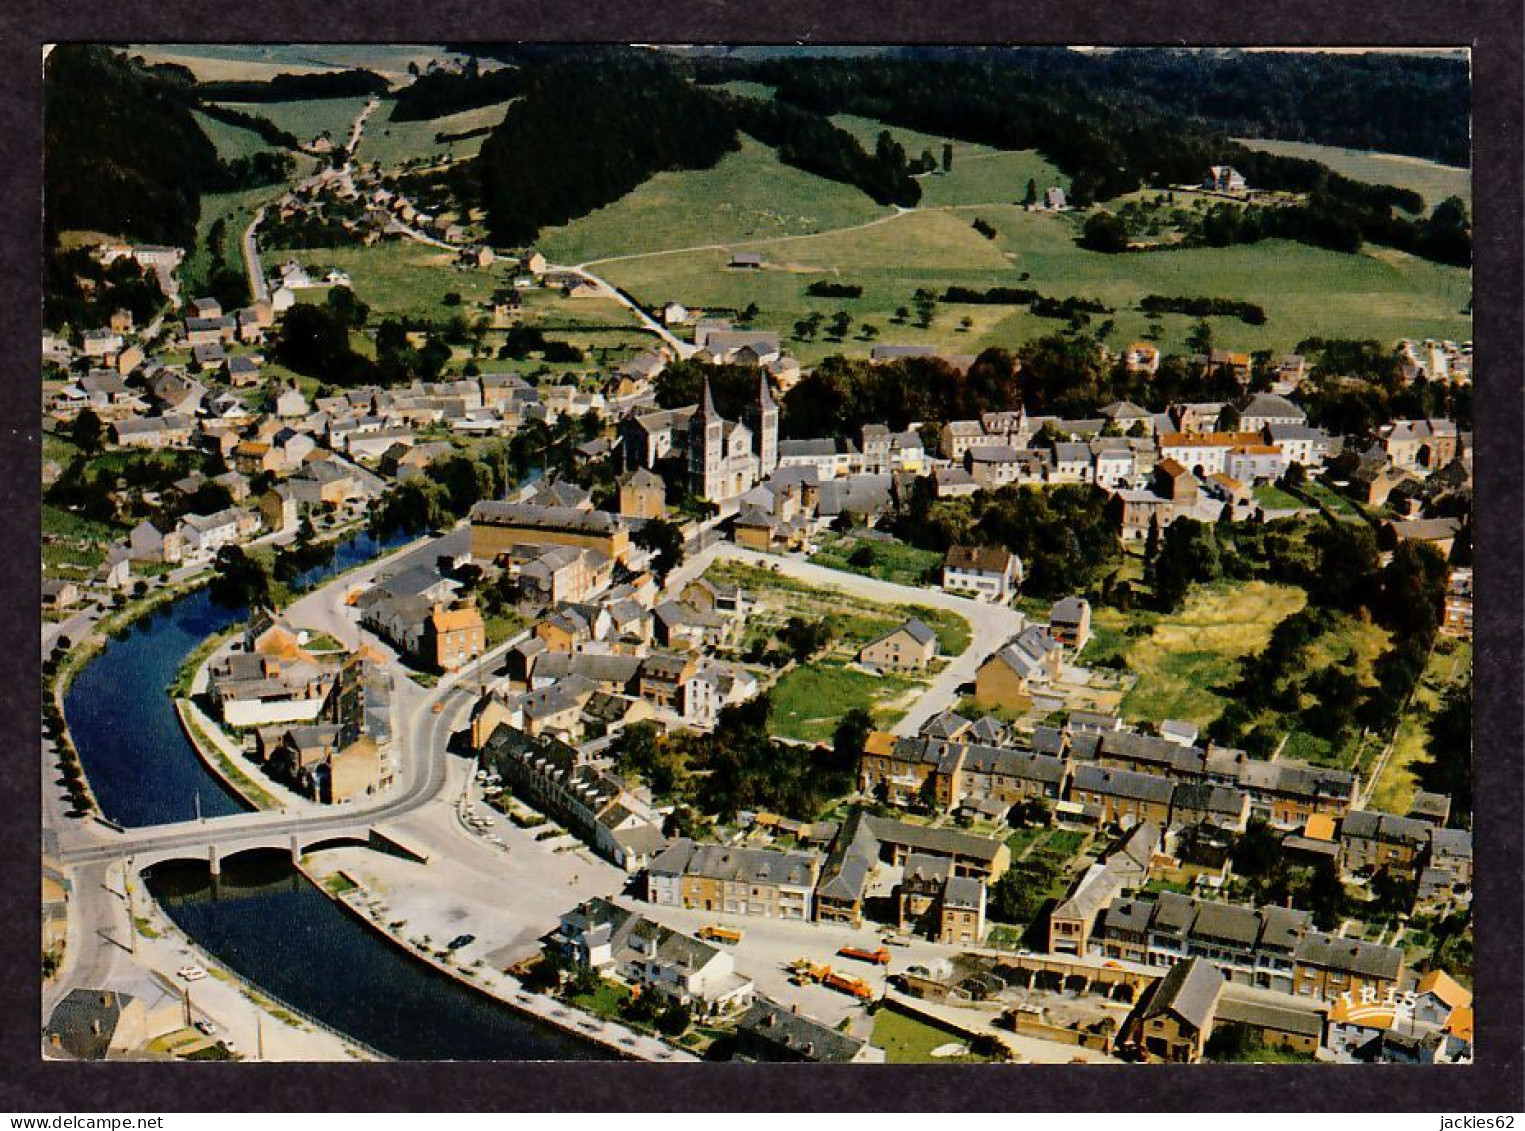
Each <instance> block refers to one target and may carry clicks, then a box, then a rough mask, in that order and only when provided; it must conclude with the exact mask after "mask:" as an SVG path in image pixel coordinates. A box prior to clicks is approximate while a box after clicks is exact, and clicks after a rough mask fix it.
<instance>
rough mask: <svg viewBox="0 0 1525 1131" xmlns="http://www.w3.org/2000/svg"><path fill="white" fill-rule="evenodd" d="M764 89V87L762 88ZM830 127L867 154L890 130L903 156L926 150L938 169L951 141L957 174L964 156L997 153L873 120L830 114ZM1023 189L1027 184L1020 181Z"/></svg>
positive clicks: (977, 145)
mask: <svg viewBox="0 0 1525 1131" xmlns="http://www.w3.org/2000/svg"><path fill="white" fill-rule="evenodd" d="M765 89H766V88H765ZM831 124H832V125H834V126H836V127H837V128H838V129H842V130H846V131H847V132H848V133H850V134H852V135H853V137H855V138H857V139H858V142H859V144H861V145H862V146H863V148H865V149H867V150H868V151H869V152H873V149H874V146H875V145H877V144H878V142H879V135H880V134H881V133H882V132H884V131H885V130H889V131H890V136H891V137H893V138H894V139H895V140H896V141H898V142H899V143H900V144H901V145H903V146H905V153H906V156H907V157H909V158H913V159H914V158H917V157H920V156H921V155H922V152H923V151H924V150H928V149H930V150H931V151H932V156H933V157H936V158H937V160H938V167H939V168H941V167H942V159H943V142H945V141H951V142H952V144H953V170H954V172H957V171H958V165H959V160H960V159H961V158H965V157H979V156H984V155H986V154H990V153H999V152H1000V150H997V149H992V148H991V147H990V146H988V145H980V144H979V143H977V142H972V141H959V140H955V139H952V138H941V137H937V136H935V135H933V134H924V133H922V132H921V131H920V130H913V129H910V128H908V127H906V126H887V125H885V124H884V123H883V122H881V121H879V120H878V119H876V118H863V117H859V116H858V115H857V114H834V115H832V118H831ZM1022 184H1023V188H1026V186H1027V182H1026V181H1025V180H1024V181H1023V182H1022Z"/></svg>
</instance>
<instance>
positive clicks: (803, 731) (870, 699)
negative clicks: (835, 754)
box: [770, 660, 922, 742]
mask: <svg viewBox="0 0 1525 1131" xmlns="http://www.w3.org/2000/svg"><path fill="white" fill-rule="evenodd" d="M921 686H922V684H921V683H920V681H918V680H913V679H907V678H906V677H905V676H899V675H887V674H886V675H870V674H869V673H868V672H865V671H861V670H859V669H857V668H851V667H847V666H846V665H844V664H841V663H838V662H835V661H830V660H819V661H816V662H814V663H810V664H805V665H802V666H800V667H796V668H791V669H790V670H789V671H788V672H786V673H784V676H783V678H782V679H780V680H779V681H778V682H777V683H776V684H774V685H773V688H772V690H771V692H770V697H771V698H772V700H773V715H772V722H771V730H772V732H773V733H774V734H775V735H777V736H778V737H780V738H794V739H799V740H801V741H804V742H829V741H830V740H831V736H832V732H834V731H835V730H836V728H837V723H838V722H839V721H840V720H841V718H842V716H843V715H844V714H846V713H847V712H848V711H851V710H852V709H854V708H856V707H861V708H863V709H864V710H866V711H868V712H869V713H870V714H871V715H872V716H873V718H874V724H875V725H876V726H878V727H881V728H888V727H890V726H893V725H894V724H895V722H896V721H897V720H898V719H899V718H900V717H901V716H902V715H903V714H905V712H906V709H907V708H908V707H909V706H910V703H909V702H908V701H907V697H908V694H909V693H911V692H913V691H916V690H918V689H919V688H920V687H921Z"/></svg>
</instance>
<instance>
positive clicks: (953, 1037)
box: [872, 1006, 990, 1064]
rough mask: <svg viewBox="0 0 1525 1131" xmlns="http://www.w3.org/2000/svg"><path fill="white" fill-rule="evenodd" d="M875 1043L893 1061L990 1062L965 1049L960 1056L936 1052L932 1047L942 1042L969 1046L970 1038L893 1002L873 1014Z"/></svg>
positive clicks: (904, 1062) (909, 1062)
mask: <svg viewBox="0 0 1525 1131" xmlns="http://www.w3.org/2000/svg"><path fill="white" fill-rule="evenodd" d="M872 1043H873V1044H875V1045H877V1046H878V1047H879V1048H882V1049H883V1050H884V1058H885V1060H886V1061H887V1062H888V1063H890V1064H988V1063H990V1058H989V1057H984V1056H975V1055H974V1054H973V1053H970V1052H964V1053H961V1054H959V1055H958V1056H933V1055H932V1050H933V1049H935V1048H940V1047H941V1046H943V1045H949V1044H958V1045H964V1046H965V1047H966V1048H967V1046H968V1038H967V1037H964V1036H962V1035H960V1034H958V1033H955V1032H954V1031H952V1030H950V1029H940V1028H938V1027H936V1026H935V1025H929V1024H927V1023H926V1022H925V1021H922V1020H921V1019H919V1018H916V1017H912V1016H911V1015H910V1014H909V1013H902V1012H901V1011H900V1010H898V1009H894V1008H892V1007H890V1006H885V1007H883V1008H881V1009H880V1010H879V1011H878V1012H877V1013H875V1014H874V1036H873V1040H872Z"/></svg>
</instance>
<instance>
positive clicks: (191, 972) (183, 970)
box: [175, 965, 207, 982]
mask: <svg viewBox="0 0 1525 1131" xmlns="http://www.w3.org/2000/svg"><path fill="white" fill-rule="evenodd" d="M175 973H176V974H179V975H180V977H182V978H184V979H185V980H186V981H187V982H199V981H201V979H203V978H205V977H206V976H207V972H206V971H205V970H203V969H202V968H201V967H200V966H195V965H191V966H182V967H180V969H178V970H176V971H175Z"/></svg>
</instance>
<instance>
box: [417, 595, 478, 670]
mask: <svg viewBox="0 0 1525 1131" xmlns="http://www.w3.org/2000/svg"><path fill="white" fill-rule="evenodd" d="M419 644H420V647H419V651H420V652H421V653H422V656H423V658H424V659H425V660H426V661H428V662H429V663H430V664H432V665H433V666H434V667H436V668H438V669H439V670H440V671H446V672H453V671H457V670H458V669H460V668H463V667H465V666H466V665H467V664H469V663H471V661H472V660H474V659H475V658H476V657H478V656H480V655H481V654H482V653H483V652H484V651H486V649H487V628H486V625H485V624H484V623H483V621H482V613H481V610H479V609H478V608H477V606H476V602H474V601H472V600H470V599H466V600H461V601H456V602H455V603H454V604H452V605H450V606H448V607H447V606H445V605H439V604H436V605H435V606H434V607H433V608H432V609H430V610H429V616H428V619H426V620H425V621H424V632H423V637H422V639H421V640H420V642H419Z"/></svg>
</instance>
